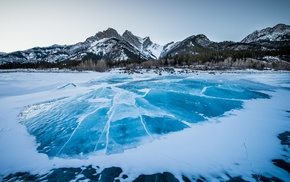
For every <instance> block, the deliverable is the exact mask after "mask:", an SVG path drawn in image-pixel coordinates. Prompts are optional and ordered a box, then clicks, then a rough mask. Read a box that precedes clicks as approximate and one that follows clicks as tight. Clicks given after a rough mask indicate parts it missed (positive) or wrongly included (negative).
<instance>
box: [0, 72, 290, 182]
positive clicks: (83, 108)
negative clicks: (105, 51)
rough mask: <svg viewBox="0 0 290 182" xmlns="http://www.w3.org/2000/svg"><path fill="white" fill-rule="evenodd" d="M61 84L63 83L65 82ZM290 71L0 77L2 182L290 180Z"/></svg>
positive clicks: (60, 74)
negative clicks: (111, 172) (38, 180)
mask: <svg viewBox="0 0 290 182" xmlns="http://www.w3.org/2000/svg"><path fill="white" fill-rule="evenodd" d="M60 78H61V79H60ZM289 78H290V77H289V73H279V72H277V73H274V72H252V74H245V73H242V72H238V73H230V72H228V73H223V74H220V73H217V74H216V75H211V74H208V73H207V72H199V73H198V74H197V73H191V74H185V75H165V76H158V75H156V74H155V75H154V74H150V73H147V74H139V75H125V74H119V73H118V71H111V72H107V73H95V72H87V73H27V72H14V73H0V87H1V90H0V102H1V105H0V151H1V154H0V161H1V163H0V175H1V176H0V178H3V177H4V176H6V175H8V174H9V173H15V172H26V171H28V172H31V173H37V174H41V173H47V172H48V171H49V170H50V169H52V168H60V167H81V166H87V165H90V164H92V165H93V166H96V165H97V166H100V167H101V168H102V169H103V168H106V167H112V166H119V167H121V168H122V170H123V173H124V174H126V175H128V178H127V179H124V181H132V180H134V179H136V178H137V177H138V176H139V175H140V174H153V173H157V172H165V171H168V172H171V173H172V174H174V175H175V176H176V177H177V178H178V179H181V176H182V175H184V176H186V177H188V178H190V179H193V178H195V179H197V178H199V177H200V176H203V177H204V178H206V179H207V180H208V181H215V180H217V179H216V177H219V178H220V179H222V180H227V179H228V176H226V175H225V173H227V174H228V175H230V176H241V177H242V178H243V179H245V180H249V181H253V176H252V175H253V174H259V175H263V176H266V177H271V176H275V177H278V178H280V179H281V180H284V181H287V179H289V178H290V175H289V173H287V172H286V171H284V170H283V169H281V168H278V167H276V166H275V165H274V164H273V163H272V162H271V160H272V159H284V160H287V158H289V150H288V149H287V148H284V149H283V147H282V146H281V144H280V141H279V139H278V138H277V135H278V134H280V133H283V132H284V131H287V130H288V131H289V112H286V111H289V109H290V103H289V102H288V100H287V99H286V98H287V97H288V96H289V95H290V85H289V83H290V80H289Z"/></svg>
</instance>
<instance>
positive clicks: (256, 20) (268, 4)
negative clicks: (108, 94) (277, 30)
mask: <svg viewBox="0 0 290 182" xmlns="http://www.w3.org/2000/svg"><path fill="white" fill-rule="evenodd" d="M0 23H1V26H0V52H12V51H17V50H25V49H29V48H32V47H36V46H40V47H43V46H50V45H53V44H60V45H65V44H66V45H70V44H75V43H77V42H81V41H84V40H85V39H86V38H88V37H90V36H93V35H95V34H96V33H97V32H99V31H103V30H106V29H107V28H108V27H111V28H114V29H116V30H117V31H118V32H119V34H122V33H123V32H124V31H125V30H130V31H131V32H132V33H133V34H135V35H138V36H140V37H146V36H149V37H150V38H151V40H152V41H153V42H156V43H158V44H161V45H164V44H166V43H169V42H171V41H175V42H176V41H180V40H183V39H185V38H187V37H189V36H191V35H197V34H205V35H206V36H207V37H208V38H209V39H210V40H213V41H224V40H231V41H240V40H242V39H243V38H244V37H245V36H247V35H248V34H250V33H252V32H253V31H254V30H257V29H258V30H259V29H263V28H266V27H272V26H275V25H276V24H278V23H284V24H288V25H290V0H0Z"/></svg>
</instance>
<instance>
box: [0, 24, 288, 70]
mask: <svg viewBox="0 0 290 182" xmlns="http://www.w3.org/2000/svg"><path fill="white" fill-rule="evenodd" d="M281 47H286V48H287V49H288V48H289V47H290V26H288V25H284V24H278V25H276V26H274V27H269V28H265V29H262V30H257V31H254V32H253V33H252V34H250V35H248V36H246V37H245V38H244V39H243V40H242V41H241V42H231V41H225V42H213V41H211V40H209V39H208V38H207V37H206V36H205V35H203V34H199V35H192V36H189V37H188V38H186V39H184V40H182V41H178V42H175V43H174V42H170V43H168V44H166V45H164V46H161V45H159V44H157V43H154V42H152V41H151V40H150V38H149V37H145V38H141V37H139V36H136V35H134V34H133V33H132V32H130V31H128V30H126V31H125V32H124V33H123V34H122V35H120V34H119V33H118V32H117V31H116V30H114V29H112V28H108V29H107V30H105V31H100V32H98V33H96V34H95V35H94V36H91V37H89V38H87V39H86V40H85V41H83V42H79V43H76V44H74V45H52V46H49V47H35V48H31V49H28V50H25V51H16V52H12V53H0V65H3V64H6V63H36V62H48V63H59V62H62V61H67V60H71V61H75V60H83V59H90V58H92V59H95V60H100V59H104V60H110V61H113V62H118V61H123V60H154V59H159V58H164V57H167V56H170V57H173V56H176V55H197V54H201V53H204V52H207V51H241V50H249V51H251V50H255V51H262V50H273V49H279V48H281Z"/></svg>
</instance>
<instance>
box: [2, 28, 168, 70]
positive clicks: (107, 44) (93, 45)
mask: <svg viewBox="0 0 290 182" xmlns="http://www.w3.org/2000/svg"><path fill="white" fill-rule="evenodd" d="M162 50H163V46H160V45H158V44H156V43H153V42H152V41H151V40H150V38H149V37H145V38H140V37H138V36H135V35H133V34H132V33H131V32H129V31H125V32H124V34H123V35H122V36H121V35H119V34H118V32H117V31H116V30H114V29H112V28H108V29H107V30H105V31H102V32H98V33H97V34H96V35H94V36H91V37H89V38H87V39H86V40H85V41H84V42H79V43H77V44H74V45H68V46H67V45H64V46H62V45H53V46H50V47H36V48H32V49H28V50H25V51H16V52H12V53H8V54H6V53H1V54H0V64H5V63H9V62H20V63H35V62H40V61H45V62H50V63H53V62H60V61H64V60H82V58H83V57H85V56H87V55H88V54H90V55H91V54H93V55H94V58H96V59H105V60H111V61H122V60H128V59H131V60H138V59H145V60H148V59H158V58H159V56H160V54H161V51H162Z"/></svg>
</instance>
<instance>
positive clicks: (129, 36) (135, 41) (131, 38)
mask: <svg viewBox="0 0 290 182" xmlns="http://www.w3.org/2000/svg"><path fill="white" fill-rule="evenodd" d="M122 37H123V38H124V39H125V40H127V41H128V42H129V43H131V44H132V45H134V46H135V47H137V48H138V49H140V48H141V45H142V42H141V38H140V37H138V36H135V35H134V34H133V33H132V32H130V31H128V30H126V31H125V32H124V33H123V35H122Z"/></svg>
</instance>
